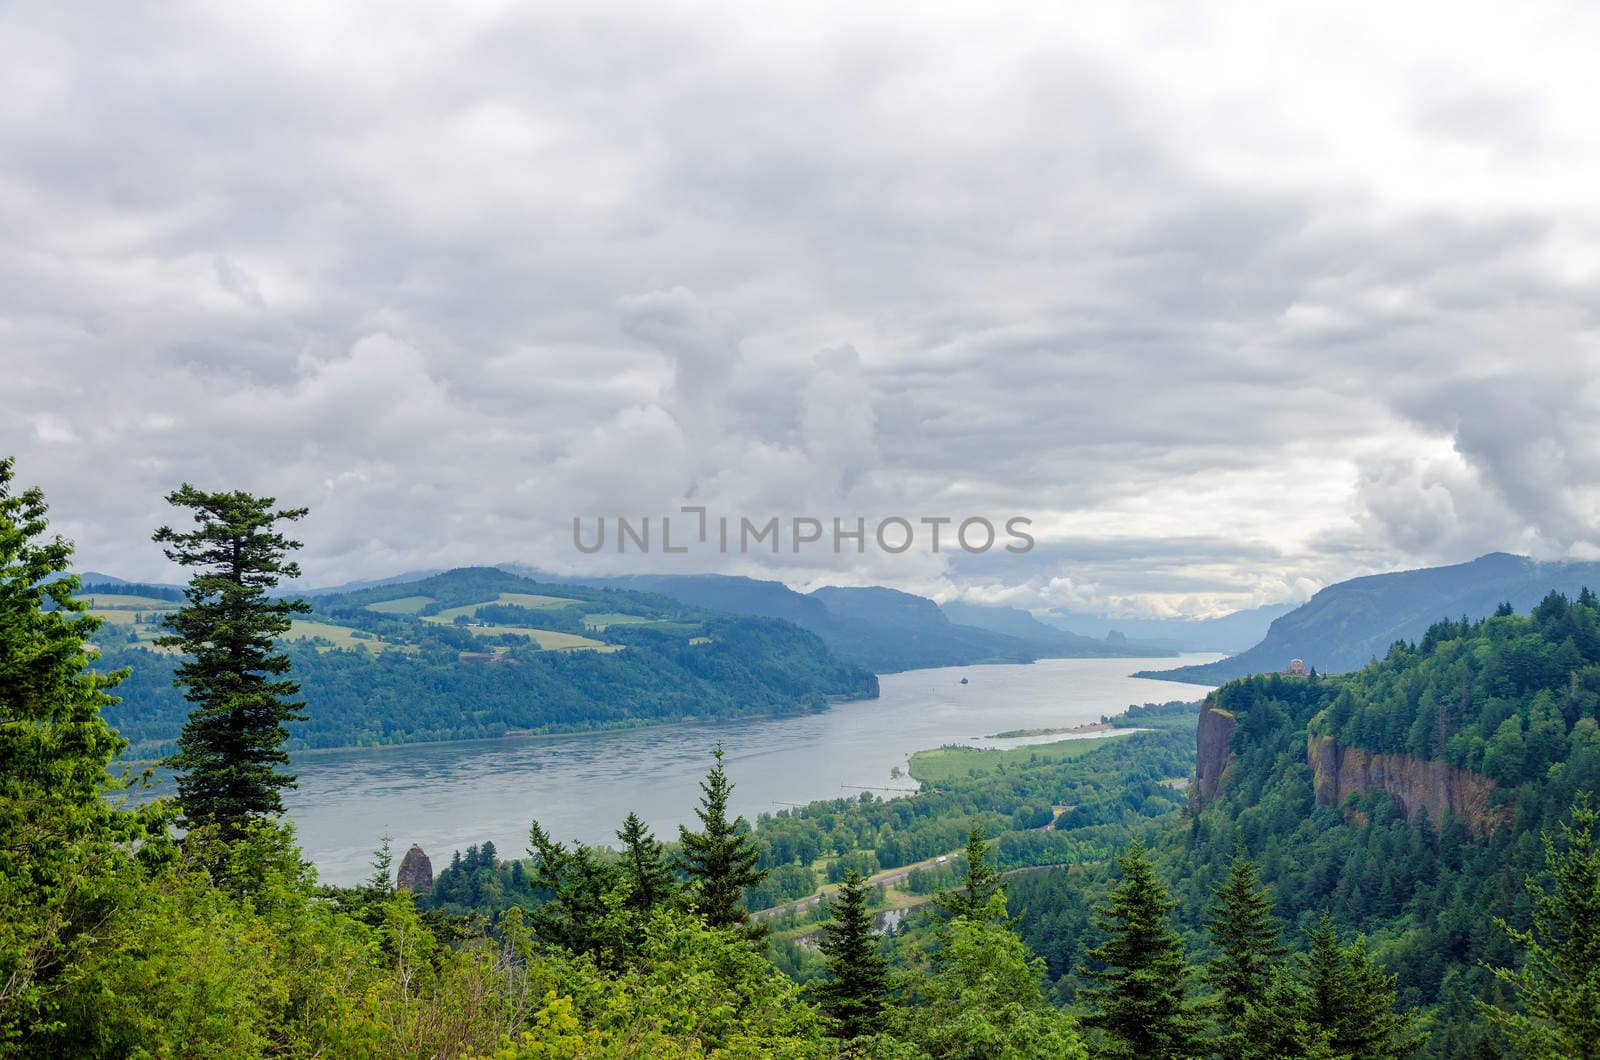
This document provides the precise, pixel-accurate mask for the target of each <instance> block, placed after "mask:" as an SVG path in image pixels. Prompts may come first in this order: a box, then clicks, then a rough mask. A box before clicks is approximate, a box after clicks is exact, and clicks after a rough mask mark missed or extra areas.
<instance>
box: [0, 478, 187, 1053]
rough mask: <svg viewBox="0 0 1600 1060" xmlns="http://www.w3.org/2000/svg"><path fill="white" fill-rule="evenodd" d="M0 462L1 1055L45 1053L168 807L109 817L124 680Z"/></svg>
mask: <svg viewBox="0 0 1600 1060" xmlns="http://www.w3.org/2000/svg"><path fill="white" fill-rule="evenodd" d="M12 466H13V465H12V461H11V460H10V459H3V460H0V1054H4V1055H8V1056H9V1055H12V1053H13V1050H14V1049H16V1048H20V1047H19V1046H18V1045H17V1043H18V1041H19V1040H20V1039H21V1038H23V1037H27V1038H28V1039H29V1040H30V1041H31V1042H32V1049H33V1050H34V1051H35V1052H36V1053H42V1054H46V1055H47V1054H49V1053H51V1052H52V1051H53V1049H52V1047H51V1045H50V1044H49V1042H50V1041H51V1036H52V1035H53V1034H54V1033H56V1031H58V1030H61V1029H63V1028H64V1027H66V1026H67V1024H70V1023H71V1022H72V1018H71V1017H70V1015H69V1016H66V1017H63V1014H62V1013H60V1012H58V1011H57V1010H56V1007H55V1006H56V1005H58V1004H59V1003H60V1002H59V997H60V992H61V990H62V989H63V988H64V986H65V985H66V984H68V983H71V982H72V981H73V980H74V978H75V977H77V976H79V975H81V974H82V972H83V969H82V965H81V960H80V958H82V957H83V956H84V955H86V954H87V953H89V952H91V951H92V950H93V949H94V947H96V946H97V945H99V944H100V943H101V942H102V941H103V940H104V939H105V937H106V936H107V935H108V934H109V933H111V931H112V930H113V929H114V927H115V926H116V923H117V921H118V918H119V916H120V914H121V912H122V909H123V907H124V905H125V902H124V901H123V900H122V897H123V896H122V894H121V893H120V891H119V889H118V882H119V877H120V876H121V875H122V874H123V872H124V871H130V872H131V870H132V861H131V859H130V858H129V856H128V851H129V849H130V848H131V847H132V846H133V845H134V844H135V843H138V844H139V845H140V846H141V847H142V849H143V852H144V854H145V855H146V856H147V857H148V856H151V855H154V854H155V853H156V852H157V851H158V849H161V848H164V847H165V845H166V844H165V838H166V824H167V821H168V819H169V818H170V812H169V810H168V807H167V804H165V803H154V804H149V805H146V806H144V807H141V808H139V809H137V810H132V811H123V810H119V809H117V808H115V807H114V806H113V805H112V803H111V802H110V801H108V800H107V799H106V798H105V797H104V796H105V794H106V793H107V791H109V790H111V789H113V788H115V787H118V786H119V785H118V784H117V783H116V782H114V781H113V780H112V779H111V777H110V776H108V774H107V772H106V768H107V766H108V765H109V764H110V762H111V759H112V758H113V757H114V756H115V755H116V754H117V752H118V751H120V750H121V749H122V748H123V747H124V746H125V744H124V742H123V740H122V739H121V738H120V737H118V736H117V734H116V732H115V731H114V730H113V729H112V728H111V727H110V726H109V725H107V724H106V721H105V718H104V717H102V715H101V713H100V712H101V709H102V708H104V707H106V706H109V705H110V704H113V703H115V702H116V699H115V698H114V697H113V696H111V695H110V694H109V691H110V689H112V688H114V687H115V686H116V685H117V683H118V682H119V681H121V680H122V679H123V677H125V676H126V671H118V672H116V673H111V674H102V673H96V672H95V671H94V670H93V669H92V668H91V667H90V661H91V660H92V659H93V655H92V653H91V651H90V648H89V644H88V643H87V642H88V639H89V637H91V636H92V635H93V634H94V632H95V630H96V629H97V628H98V627H99V625H100V620H99V619H97V618H95V617H93V616H91V615H88V614H85V613H84V611H85V608H84V605H83V603H81V602H80V601H78V600H75V599H74V598H73V593H74V592H75V591H76V590H77V588H78V579H77V578H76V577H73V576H71V575H69V574H68V573H67V572H68V569H69V566H70V563H71V558H72V545H71V544H70V543H68V542H67V541H65V540H63V539H62V538H61V537H60V536H59V535H56V536H52V537H47V536H46V534H47V531H48V529H49V523H48V520H47V519H46V514H47V511H48V509H47V506H46V504H45V499H44V494H43V493H42V492H41V491H40V490H38V489H37V488H33V489H27V490H23V491H21V492H17V491H16V490H15V489H14V487H13V486H12Z"/></svg>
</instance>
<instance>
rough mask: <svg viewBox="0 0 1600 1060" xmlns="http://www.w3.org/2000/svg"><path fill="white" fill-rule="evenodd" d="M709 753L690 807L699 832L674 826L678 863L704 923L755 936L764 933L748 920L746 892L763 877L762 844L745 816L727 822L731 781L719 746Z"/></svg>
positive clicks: (764, 877)
mask: <svg viewBox="0 0 1600 1060" xmlns="http://www.w3.org/2000/svg"><path fill="white" fill-rule="evenodd" d="M712 757H713V758H715V759H716V764H715V765H713V766H712V767H711V772H709V773H707V774H706V779H705V780H703V781H701V783H700V792H701V795H700V805H699V806H698V807H696V808H695V811H694V812H695V816H696V817H698V818H700V827H701V830H700V831H698V832H691V831H689V829H687V828H684V827H682V826H679V828H678V840H679V843H680V844H681V846H682V848H683V852H682V854H680V855H679V860H678V866H679V868H681V869H682V870H683V872H684V873H685V874H686V875H687V876H688V877H689V880H690V886H691V887H692V888H693V892H694V898H695V903H696V906H697V907H698V908H699V910H700V914H701V915H702V916H703V917H705V919H706V923H708V924H710V925H711V926H712V927H718V928H726V927H742V928H745V930H746V932H747V933H748V934H750V935H751V936H752V937H757V936H760V935H762V934H764V933H765V932H764V929H762V928H760V927H756V926H754V925H752V924H750V914H749V912H748V911H747V910H746V909H745V907H744V891H745V888H746V887H754V886H756V885H757V884H759V883H760V882H761V881H762V880H764V879H766V876H767V874H766V871H765V870H764V869H759V868H757V867H756V866H757V865H759V864H760V863H761V848H760V847H758V846H757V845H756V841H755V840H754V839H753V838H752V837H751V835H750V826H749V825H748V824H746V823H745V819H744V818H743V817H738V818H735V819H734V820H732V821H729V820H728V798H729V796H731V795H732V794H733V784H732V783H731V782H730V781H729V780H728V774H727V772H726V771H725V770H723V768H722V745H721V744H718V745H717V747H716V750H715V751H713V752H712Z"/></svg>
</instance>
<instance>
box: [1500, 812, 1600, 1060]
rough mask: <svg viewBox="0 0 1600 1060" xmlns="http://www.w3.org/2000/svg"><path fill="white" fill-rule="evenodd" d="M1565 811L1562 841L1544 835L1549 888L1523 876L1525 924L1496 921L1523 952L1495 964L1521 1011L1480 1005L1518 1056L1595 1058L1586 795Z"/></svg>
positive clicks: (1596, 932)
mask: <svg viewBox="0 0 1600 1060" xmlns="http://www.w3.org/2000/svg"><path fill="white" fill-rule="evenodd" d="M1571 816H1572V819H1571V821H1570V822H1565V821H1564V822H1562V824H1561V838H1562V844H1561V847H1559V848H1558V847H1557V845H1556V843H1555V842H1554V840H1553V839H1552V838H1551V837H1550V836H1549V835H1548V834H1547V835H1545V837H1544V863H1545V871H1546V873H1548V874H1549V876H1550V881H1551V887H1550V888H1549V889H1546V887H1545V886H1544V885H1542V884H1540V883H1539V882H1538V881H1537V880H1535V879H1533V878H1531V877H1530V878H1529V879H1528V882H1527V887H1528V893H1529V895H1530V896H1532V898H1533V926H1532V928H1531V930H1528V931H1519V930H1516V929H1514V928H1512V927H1510V926H1509V925H1507V924H1506V922H1505V921H1504V920H1500V921H1498V923H1499V924H1500V926H1501V928H1502V929H1503V930H1504V931H1506V932H1507V933H1508V934H1509V935H1510V936H1511V939H1512V941H1513V942H1515V943H1516V944H1517V945H1518V946H1519V947H1520V948H1521V949H1522V951H1523V960H1522V967H1521V968H1520V969H1517V970H1515V971H1513V970H1512V969H1509V968H1496V969H1494V974H1495V976H1496V978H1498V979H1499V980H1500V982H1502V983H1504V984H1505V985H1506V986H1508V987H1510V988H1511V989H1512V990H1513V991H1515V994H1516V998H1517V1002H1518V1005H1519V1007H1520V1011H1505V1010H1503V1009H1499V1008H1495V1007H1493V1006H1490V1005H1483V1006H1482V1008H1483V1010H1484V1011H1485V1013H1486V1014H1487V1016H1488V1018H1489V1019H1490V1020H1491V1021H1493V1022H1494V1023H1495V1024H1496V1025H1498V1026H1499V1027H1501V1028H1502V1029H1503V1030H1504V1031H1505V1033H1506V1035H1507V1037H1509V1038H1510V1040H1511V1043H1512V1045H1513V1046H1514V1047H1515V1048H1516V1050H1517V1052H1518V1053H1519V1054H1520V1055H1522V1056H1525V1057H1535V1058H1539V1060H1544V1058H1547V1057H1548V1058H1551V1060H1553V1058H1555V1057H1574V1058H1583V1060H1596V1058H1600V847H1597V846H1596V843H1595V824H1596V817H1597V815H1596V812H1595V810H1594V808H1593V807H1592V806H1590V804H1589V796H1588V795H1587V794H1583V795H1580V796H1579V797H1578V800H1577V802H1576V804H1574V806H1573V807H1572V815H1571Z"/></svg>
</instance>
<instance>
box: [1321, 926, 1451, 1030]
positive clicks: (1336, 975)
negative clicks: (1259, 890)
mask: <svg viewBox="0 0 1600 1060" xmlns="http://www.w3.org/2000/svg"><path fill="white" fill-rule="evenodd" d="M1307 942H1308V946H1307V949H1306V952H1305V953H1304V954H1302V955H1301V956H1300V957H1299V959H1298V961H1297V967H1298V979H1299V986H1300V990H1301V994H1302V997H1303V998H1304V1003H1305V1005H1306V1008H1305V1010H1304V1011H1303V1013H1302V1015H1303V1018H1304V1020H1305V1022H1306V1024H1307V1025H1309V1026H1310V1028H1311V1029H1312V1030H1313V1032H1316V1033H1318V1034H1320V1035H1321V1036H1323V1038H1324V1040H1325V1041H1326V1043H1327V1046H1328V1048H1329V1049H1331V1050H1332V1052H1333V1053H1334V1054H1335V1055H1336V1056H1352V1057H1356V1056H1359V1057H1363V1058H1371V1060H1399V1058H1401V1057H1407V1056H1410V1055H1412V1054H1413V1053H1415V1052H1416V1051H1417V1050H1418V1049H1420V1048H1422V1046H1423V1045H1424V1044H1426V1042H1427V1037H1428V1036H1427V1035H1426V1034H1425V1033H1422V1032H1420V1031H1418V1030H1417V1029H1416V1025H1415V1020H1414V1019H1413V1018H1412V1016H1411V1014H1410V1013H1407V1012H1396V1011H1395V1010H1394V1005H1395V989H1394V984H1395V982H1396V980H1397V979H1398V976H1394V975H1385V974H1384V973H1383V970H1382V969H1380V968H1378V967H1377V966H1376V965H1374V964H1373V963H1372V958H1371V957H1369V956H1368V954H1367V947H1366V943H1365V942H1363V941H1362V940H1361V939H1359V938H1358V939H1356V940H1355V941H1354V942H1352V943H1351V944H1350V945H1348V946H1340V945H1339V933H1338V931H1337V929H1336V928H1335V927H1334V926H1333V920H1332V918H1330V917H1329V916H1328V914H1326V913H1324V914H1323V915H1322V919H1321V921H1320V922H1319V923H1318V925H1317V927H1316V929H1315V930H1313V931H1312V932H1311V934H1310V936H1309V938H1308V940H1307Z"/></svg>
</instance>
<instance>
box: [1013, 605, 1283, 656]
mask: <svg viewBox="0 0 1600 1060" xmlns="http://www.w3.org/2000/svg"><path fill="white" fill-rule="evenodd" d="M1294 608H1295V605H1294V604H1290V603H1282V604H1266V605H1263V606H1261V607H1252V608H1249V609H1248V610H1245V611H1234V612H1233V613H1231V614H1227V615H1220V616H1218V617H1216V618H1111V617H1109V616H1107V615H1092V614H1088V613H1085V612H1081V611H1067V610H1063V609H1057V610H1055V611H1052V612H1051V613H1049V614H1047V615H1045V616H1044V617H1043V618H1042V619H1041V620H1040V621H1041V622H1044V623H1048V624H1049V625H1051V626H1054V627H1056V628H1057V629H1063V630H1067V631H1068V632H1071V633H1077V634H1081V635H1082V636H1085V637H1105V636H1108V635H1110V634H1112V633H1121V634H1122V635H1123V636H1125V637H1129V638H1132V639H1135V640H1140V641H1144V642H1146V643H1148V644H1150V645H1152V646H1159V647H1163V648H1170V649H1173V650H1176V651H1243V650H1244V649H1246V648H1248V647H1250V646H1251V645H1253V644H1255V643H1257V642H1258V641H1260V640H1261V638H1262V637H1264V636H1266V635H1267V627H1268V626H1270V625H1271V624H1272V620H1273V619H1275V618H1277V617H1278V616H1279V615H1284V614H1287V613H1289V612H1290V611H1293V610H1294Z"/></svg>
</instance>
